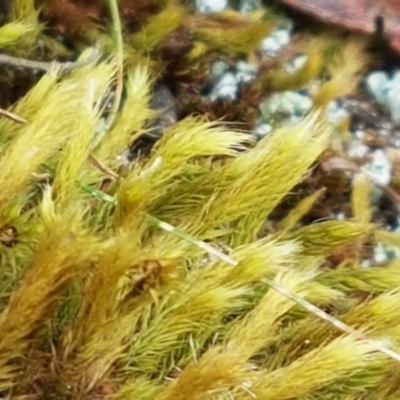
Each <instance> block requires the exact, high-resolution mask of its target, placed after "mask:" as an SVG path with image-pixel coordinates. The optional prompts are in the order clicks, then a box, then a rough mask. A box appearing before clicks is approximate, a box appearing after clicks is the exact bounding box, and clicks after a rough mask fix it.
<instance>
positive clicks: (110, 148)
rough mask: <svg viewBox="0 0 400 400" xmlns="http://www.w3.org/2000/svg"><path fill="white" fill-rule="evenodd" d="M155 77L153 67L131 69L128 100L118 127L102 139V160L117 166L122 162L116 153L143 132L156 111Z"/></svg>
mask: <svg viewBox="0 0 400 400" xmlns="http://www.w3.org/2000/svg"><path fill="white" fill-rule="evenodd" d="M150 85H151V79H150V75H149V70H148V68H147V67H145V66H143V65H138V66H136V67H135V68H133V69H131V70H130V71H129V72H128V76H127V79H126V99H125V101H124V104H123V108H122V110H121V112H120V113H119V114H118V117H117V119H116V121H115V125H114V127H113V128H112V129H111V130H110V132H108V133H107V135H106V136H105V137H104V138H103V139H102V141H101V143H100V145H99V148H98V149H97V150H96V152H95V154H96V156H97V157H99V159H100V160H102V161H104V162H108V163H109V165H110V167H111V168H112V167H115V166H117V165H118V164H121V162H120V161H119V160H118V158H117V157H116V155H122V154H123V152H125V151H126V149H127V148H128V146H129V144H131V143H132V142H133V141H134V140H135V139H136V138H137V137H138V136H139V135H140V134H141V133H142V130H143V127H144V124H145V122H146V120H148V119H150V118H151V117H152V116H153V114H154V112H152V111H151V110H150V109H149V103H150Z"/></svg>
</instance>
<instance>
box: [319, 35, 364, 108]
mask: <svg viewBox="0 0 400 400" xmlns="http://www.w3.org/2000/svg"><path fill="white" fill-rule="evenodd" d="M335 50H336V52H335V53H336V54H334V56H333V58H332V60H331V61H330V62H329V61H328V66H327V75H328V77H329V78H328V80H327V81H326V82H324V83H323V84H322V85H321V86H320V87H319V88H318V89H317V91H316V93H315V94H314V96H313V97H314V102H315V104H316V105H326V104H328V103H329V102H330V101H331V100H333V99H335V98H337V97H341V96H346V95H349V94H351V93H353V92H354V91H355V90H356V89H357V87H358V84H359V81H360V79H361V78H362V76H363V75H362V72H363V71H364V70H365V68H366V66H367V63H368V62H369V58H368V56H367V53H366V52H365V41H362V40H360V39H358V40H355V39H353V40H349V41H347V42H346V43H345V44H344V45H341V46H337V47H336V48H335Z"/></svg>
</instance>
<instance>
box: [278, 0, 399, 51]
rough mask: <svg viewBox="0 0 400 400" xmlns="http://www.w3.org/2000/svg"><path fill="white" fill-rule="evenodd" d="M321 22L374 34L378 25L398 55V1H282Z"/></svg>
mask: <svg viewBox="0 0 400 400" xmlns="http://www.w3.org/2000/svg"><path fill="white" fill-rule="evenodd" d="M281 1H282V3H284V4H286V5H287V6H289V7H292V8H294V9H296V10H298V11H301V12H303V13H305V14H308V15H310V16H312V17H314V18H316V19H318V20H320V21H323V22H324V23H328V24H332V25H336V26H339V27H342V28H345V29H347V30H349V31H353V32H359V33H364V34H373V33H375V32H376V31H377V29H378V27H379V29H381V30H382V34H383V36H384V37H385V38H386V40H387V41H388V43H389V45H390V46H391V47H392V49H393V50H394V51H395V52H396V53H398V54H400V0H281Z"/></svg>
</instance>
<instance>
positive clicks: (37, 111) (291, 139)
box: [0, 0, 400, 400]
mask: <svg viewBox="0 0 400 400" xmlns="http://www.w3.org/2000/svg"><path fill="white" fill-rule="evenodd" d="M166 5H168V6H170V7H175V8H173V9H172V11H174V12H173V13H172V14H170V15H169V17H168V18H170V19H168V18H167V19H168V23H167V25H168V27H167V28H166V29H165V30H164V31H162V30H159V26H158V25H159V22H160V19H162V20H164V18H165V16H166V14H167V13H168V11H171V9H165V8H163V6H166ZM157 6H158V8H157V12H155V13H153V14H152V15H151V16H150V17H149V18H148V20H147V22H146V24H145V26H144V28H143V30H142V31H138V32H130V35H129V36H127V37H128V38H129V40H130V41H132V42H134V43H135V44H136V45H137V46H138V49H136V50H137V51H138V53H145V52H147V51H150V50H151V51H153V50H156V48H157V46H158V45H159V44H160V42H161V41H162V40H163V39H164V38H165V36H166V35H167V34H168V33H170V32H171V31H173V30H174V29H175V28H177V26H178V25H181V24H183V25H185V24H186V25H185V28H187V29H189V30H192V33H193V34H194V35H195V36H196V40H198V41H199V43H201V46H204V47H202V49H203V50H204V53H202V54H205V53H207V52H213V51H215V50H221V47H223V48H224V50H226V52H227V53H230V55H232V54H235V55H236V54H238V53H243V52H245V53H248V52H249V51H252V50H254V48H255V46H256V44H257V42H258V40H259V39H260V37H262V36H264V35H265V33H266V32H267V31H268V30H269V29H270V28H271V26H272V25H271V22H270V21H268V23H266V22H263V21H262V20H261V18H260V16H259V15H258V14H257V15H253V16H250V17H248V18H243V17H239V16H238V15H237V14H234V13H231V12H228V13H225V14H223V15H217V16H214V17H212V18H205V17H204V18H203V17H198V16H191V15H189V11H188V10H186V9H184V8H181V6H179V4H178V3H177V2H158V3H157ZM34 17H35V18H36V17H37V10H35V8H34V7H33V3H31V2H30V1H27V0H24V1H23V0H19V1H16V2H15V5H14V10H13V12H12V15H11V16H10V17H9V21H8V22H7V24H6V25H4V26H3V27H2V28H0V45H2V46H3V47H4V48H5V49H8V48H9V47H8V46H9V45H11V44H17V43H24V46H23V49H28V48H29V46H28V45H31V44H32V43H33V42H35V40H36V36H35V35H41V34H43V33H42V30H41V29H42V26H41V25H39V24H38V23H37V20H34ZM32 21H36V22H32ZM29 24H32V25H29ZM226 26H227V27H228V28H229V29H226V30H224V29H223V28H224V27H226ZM120 33H121V32H120ZM215 33H217V35H215ZM233 33H234V34H233ZM103 34H104V33H103ZM247 34H248V36H246V38H245V39H243V38H242V36H243V35H247ZM29 35H31V37H30V38H26V36H29ZM114 36H115V35H114ZM108 40H109V41H110V38H108ZM308 40H309V42H308V43H317V44H318V46H317V48H318V52H315V54H314V53H313V52H312V51H310V52H308V56H309V61H308V63H307V64H306V66H305V67H304V68H303V69H301V70H300V71H299V72H298V73H296V75H294V76H289V75H290V74H289V75H288V74H287V72H282V70H279V69H276V70H273V71H269V73H268V74H267V75H266V76H264V78H265V79H267V80H268V79H271V80H273V85H275V86H273V85H272V86H273V87H274V88H276V89H283V88H287V87H291V88H293V87H300V86H302V85H304V84H305V83H307V82H308V81H309V80H310V79H313V78H314V77H316V76H319V75H320V74H321V73H323V74H325V72H326V73H327V74H325V75H324V77H325V78H326V81H325V82H323V83H322V84H321V86H320V87H319V89H318V90H317V92H316V93H317V94H316V99H317V102H318V107H317V108H318V109H316V110H312V111H311V112H310V113H309V114H308V115H307V116H306V117H304V118H303V119H302V120H301V121H300V122H298V123H297V124H295V125H290V126H284V127H282V128H279V129H277V130H275V131H273V132H272V133H271V134H269V135H267V136H266V137H265V138H263V139H262V140H260V141H258V142H257V143H255V141H254V140H253V139H252V138H251V136H250V135H249V134H247V133H243V132H238V131H236V130H233V129H229V128H227V126H226V125H223V124H221V123H219V122H215V121H209V120H208V119H207V118H206V117H205V116H198V115H197V116H194V115H192V116H189V117H186V118H183V119H182V120H180V121H179V122H178V123H176V124H174V125H173V126H172V127H171V128H170V129H169V130H167V132H166V133H165V134H164V135H163V136H162V138H161V139H160V140H158V141H157V143H156V144H155V145H154V146H153V148H152V149H151V151H150V153H149V154H148V155H142V156H141V157H137V158H135V159H134V160H133V162H130V163H128V162H127V158H126V150H127V148H128V146H129V145H130V144H131V143H132V141H134V140H137V139H138V138H141V137H143V135H144V133H145V132H146V122H147V121H148V120H149V119H150V118H152V117H153V116H154V115H155V112H154V111H153V110H151V109H150V106H149V104H150V97H151V94H150V93H151V88H152V85H153V83H154V80H155V76H154V70H153V68H152V67H153V64H152V63H151V62H148V63H146V62H140V63H138V64H137V65H131V64H130V62H129V60H125V61H126V65H125V66H124V67H127V68H124V71H125V76H124V77H123V81H122V82H123V85H124V89H125V90H124V99H123V101H122V102H121V106H120V107H115V108H116V114H115V119H113V118H112V121H111V122H112V123H111V124H110V126H107V127H106V128H105V127H104V124H105V123H106V122H107V118H108V116H109V114H108V113H109V109H108V108H107V107H106V105H107V104H109V102H110V98H112V96H111V95H110V93H113V89H114V88H115V81H117V82H118V79H119V78H122V76H119V75H118V74H120V73H121V72H122V70H121V65H120V64H119V62H120V61H121V59H120V58H118V57H120V56H121V54H117V55H114V54H113V55H110V57H103V59H102V60H100V61H99V62H96V63H93V64H91V65H87V66H85V67H83V68H80V69H77V70H73V71H69V72H64V73H61V70H60V68H58V67H57V66H56V65H54V67H52V68H51V69H50V71H49V72H47V73H46V74H44V75H43V76H42V77H41V78H38V80H37V82H35V84H34V85H32V87H31V88H30V90H29V91H28V93H26V94H25V95H24V96H21V98H20V100H19V101H18V102H17V103H16V104H14V105H13V106H12V107H11V108H10V109H9V111H10V112H13V113H15V114H16V115H18V116H20V117H22V118H24V119H25V120H26V121H27V122H26V123H23V124H17V123H15V122H14V121H12V120H9V119H6V118H1V119H0V133H1V135H0V144H1V152H0V184H1V188H2V189H1V191H0V294H1V298H0V310H1V313H0V332H1V334H0V390H1V391H3V393H4V395H5V396H9V397H10V398H15V399H18V398H21V399H22V398H38V399H39V398H46V399H92V398H93V399H94V398H102V399H143V400H146V399H149V400H150V399H159V400H161V399H164V400H166V399H171V400H172V399H185V400H186V399H220V398H224V399H225V398H233V399H242V398H246V399H247V398H255V397H257V398H260V399H277V400H278V399H300V400H303V399H304V400H306V399H333V398H340V399H342V398H343V399H351V398H354V399H359V398H363V399H364V398H365V399H380V398H388V399H389V398H393V399H394V398H397V397H396V396H397V395H398V384H397V380H398V379H397V378H398V375H399V369H398V362H399V360H398V359H397V360H396V357H398V355H397V353H398V352H399V351H400V325H399V323H398V320H399V318H398V317H399V315H398V314H399V313H398V303H399V301H400V293H399V287H400V272H399V271H400V269H399V263H398V262H393V263H391V264H390V265H387V266H384V267H371V268H369V269H364V268H361V267H360V263H361V261H362V260H360V257H361V255H360V254H361V250H360V251H359V250H358V249H360V248H362V246H363V245H364V244H365V243H366V241H367V240H370V241H371V240H373V238H375V239H376V240H379V241H382V242H383V243H386V244H388V245H391V246H393V247H394V246H396V245H397V241H398V237H397V236H398V235H396V234H388V233H386V232H383V231H382V230H380V229H378V228H377V227H376V226H375V225H374V224H371V223H370V220H371V214H372V212H371V208H370V205H369V202H368V198H369V192H370V184H369V182H368V181H367V180H366V178H365V177H363V176H361V175H360V176H358V177H357V178H356V179H355V181H354V188H353V193H352V211H353V218H352V219H351V220H348V221H336V220H331V221H323V222H319V223H314V224H311V225H305V224H304V223H303V222H302V218H303V217H304V216H305V215H306V214H307V213H308V212H309V210H310V209H311V208H312V207H313V205H314V204H315V203H316V202H317V200H319V199H320V198H321V196H322V195H323V192H324V189H321V190H317V191H315V192H314V193H311V194H309V195H308V196H306V197H305V198H304V199H303V200H302V201H300V202H299V203H298V204H297V206H295V207H294V208H293V209H292V210H288V213H287V216H286V217H285V218H284V219H282V220H278V221H273V222H274V223H272V222H271V220H270V219H271V215H272V212H273V211H274V210H275V209H276V207H277V206H278V205H279V204H281V202H282V200H283V199H284V198H285V197H286V196H287V195H288V194H289V193H290V192H291V190H292V189H293V188H294V187H295V186H296V185H298V184H299V183H301V182H302V181H303V179H304V177H305V176H306V175H307V174H308V173H309V172H310V169H311V168H312V167H313V165H314V164H315V162H316V161H317V160H318V158H319V157H320V156H321V154H322V153H323V152H324V151H325V150H326V149H329V148H330V146H331V143H332V140H333V134H332V131H333V128H332V127H331V126H330V125H329V124H328V123H327V122H326V121H325V118H324V106H325V105H326V103H327V102H328V101H329V100H330V99H332V98H335V97H336V96H339V95H342V94H344V93H347V90H348V89H349V90H354V88H355V83H354V82H355V81H353V79H355V77H356V76H357V74H358V72H359V71H361V70H362V68H363V67H364V66H365V63H366V60H365V57H364V53H363V52H362V51H361V50H359V48H358V47H357V48H355V47H354V46H355V43H356V42H355V41H352V40H350V41H349V42H348V44H347V45H346V46H344V47H343V48H341V49H339V50H337V52H333V53H332V43H334V42H335V41H334V40H333V39H329V38H326V41H325V40H324V37H322V36H321V37H319V38H318V39H316V42H314V41H313V39H311V38H308ZM305 43H307V39H304V43H303V45H302V46H303V47H302V49H306V47H307V46H306V45H305ZM125 44H126V43H125ZM106 47H107V46H106ZM355 49H357V57H355V58H353V59H352V58H351V57H348V54H349V52H352V51H356V50H355ZM53 50H54V48H53ZM120 50H121V49H119V51H120ZM203 50H202V51H203ZM24 51H25V50H24ZM190 51H193V49H192V50H190ZM21 53H22V54H23V53H24V52H23V51H21ZM34 53H35V52H34V51H32V54H34ZM156 53H157V52H156V51H155V54H156ZM28 54H30V53H29V52H28ZM188 54H189V53H188ZM332 54H333V55H332ZM152 57H154V58H155V59H157V56H155V55H154V54H153V55H152ZM128 58H129V57H128ZM348 59H349V60H350V61H349V62H347V60H348ZM141 60H142V61H143V58H141ZM157 61H159V60H157ZM282 61H283V60H282ZM343 63H344V65H342V64H343ZM280 65H281V67H282V65H283V64H280ZM281 67H280V68H281ZM261 78H263V77H261ZM261 78H260V79H261ZM270 87H271V86H270ZM119 100H120V99H119V98H117V100H116V101H117V103H113V104H117V105H118V106H119ZM344 246H352V247H354V248H355V250H356V251H355V252H354V253H353V254H352V256H347V255H346V253H345V255H344V261H343V262H342V263H341V265H339V266H337V267H336V268H335V269H329V268H326V264H325V260H326V259H327V258H328V257H330V256H332V255H333V254H334V253H335V252H336V251H339V250H340V249H342V248H343V247H344ZM310 303H311V304H310ZM313 306H314V308H313ZM316 307H319V308H317V309H316ZM322 310H325V311H326V312H327V313H328V314H324V313H323V311H322ZM326 315H328V316H331V319H330V321H328V322H329V323H328V322H327V320H329V318H326ZM321 316H322V318H321ZM333 318H337V320H340V321H343V322H344V323H346V324H347V325H348V326H349V327H352V328H355V329H358V330H359V332H362V334H360V333H359V334H357V332H354V331H352V330H351V328H348V327H344V328H343V325H340V326H339V324H338V323H335V322H336V321H337V320H333ZM332 323H333V324H332ZM338 326H339V328H340V329H338ZM364 334H365V335H367V336H368V337H366V336H362V335H364ZM388 349H389V350H392V351H393V353H390V351H389V350H388ZM385 351H386V354H385ZM396 352H397V353H396Z"/></svg>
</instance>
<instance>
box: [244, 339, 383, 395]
mask: <svg viewBox="0 0 400 400" xmlns="http://www.w3.org/2000/svg"><path fill="white" fill-rule="evenodd" d="M381 362H382V356H381V355H380V354H378V353H377V352H376V350H375V348H374V346H373V345H372V344H370V343H367V342H363V341H357V340H355V339H353V338H351V337H341V338H338V339H335V340H333V341H332V342H330V343H328V344H326V345H325V346H321V347H320V348H317V349H315V350H312V351H310V352H308V353H307V354H306V355H304V356H302V357H300V358H299V359H297V360H295V361H293V362H292V363H291V364H289V365H287V366H285V367H282V368H279V369H277V370H275V371H268V370H266V371H262V372H261V373H260V374H259V376H257V378H256V381H255V382H254V383H253V384H252V385H251V387H250V390H251V392H252V393H253V394H254V395H255V396H257V397H258V398H262V399H276V400H283V399H292V398H299V397H300V396H304V395H306V394H308V393H311V392H312V391H314V390H317V389H320V388H322V387H324V386H326V385H328V384H332V383H333V382H335V380H338V379H339V378H341V377H346V376H348V375H352V374H355V373H357V372H360V371H362V370H364V369H366V368H369V366H372V365H374V363H375V364H376V363H381ZM237 398H246V396H245V395H241V396H238V397H237Z"/></svg>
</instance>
